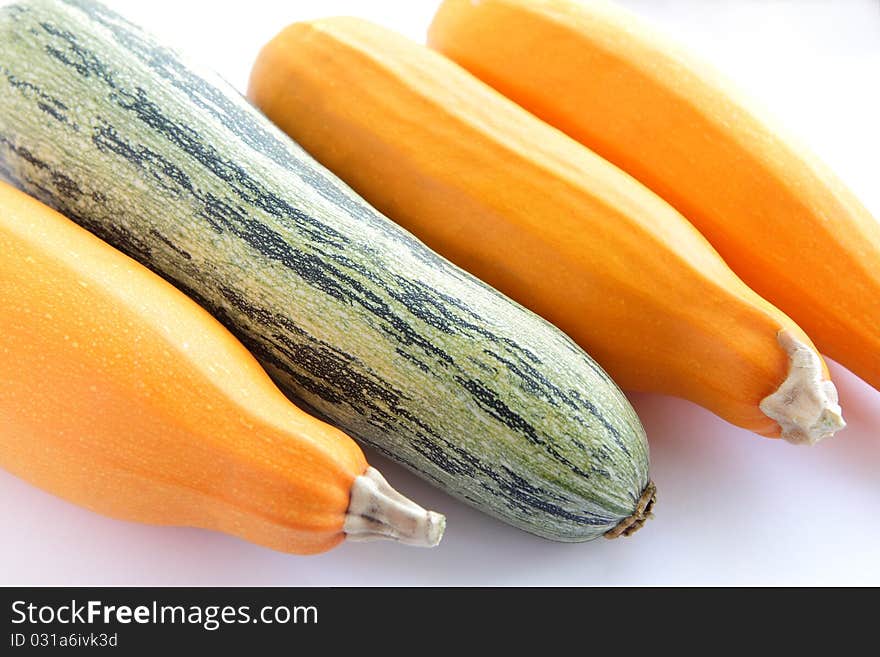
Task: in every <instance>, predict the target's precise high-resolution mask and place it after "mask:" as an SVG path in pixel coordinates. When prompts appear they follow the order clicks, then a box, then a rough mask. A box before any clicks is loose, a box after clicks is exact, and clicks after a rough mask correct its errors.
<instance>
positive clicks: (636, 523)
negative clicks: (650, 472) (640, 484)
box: [605, 481, 657, 538]
mask: <svg viewBox="0 0 880 657" xmlns="http://www.w3.org/2000/svg"><path fill="white" fill-rule="evenodd" d="M656 501H657V487H656V486H655V485H654V482H653V481H649V482H648V485H647V486H645V490H644V491H642V496H641V497H640V498H639V501H638V503H637V504H636V510H635V511H633V513H632V515H631V516H629V517H628V518H624V519H623V520H621V521H620V522H619V523H618V524H617V526H616V527H615V528H614V529H609V530H608V531H607V532H605V538H617V537H618V536H632V535H633V534H635V533H636V532H637V531H639V530H640V529H641V528H642V526H643V525H644V524H645V523H646V522H648V519H649V518H653V517H654V513H653V511H654V503H655V502H656Z"/></svg>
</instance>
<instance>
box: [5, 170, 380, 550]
mask: <svg viewBox="0 0 880 657" xmlns="http://www.w3.org/2000/svg"><path fill="white" fill-rule="evenodd" d="M0 303H2V307H3V311H2V312H0V466H2V467H3V468H5V469H7V470H9V471H10V472H12V473H13V474H16V475H18V476H20V477H21V478H23V479H26V480H27V481H29V482H31V483H33V484H35V485H37V486H39V487H40V488H43V489H45V490H47V491H49V492H51V493H54V494H55V495H58V496H59V497H62V498H64V499H67V500H70V501H71V502H74V503H76V504H79V505H81V506H84V507H86V508H89V509H92V510H94V511H97V512H99V513H102V514H105V515H108V516H112V517H114V518H120V519H124V520H134V521H138V522H144V523H150V524H156V525H185V526H195V527H204V528H208V529H215V530H219V531H223V532H226V533H229V534H234V535H236V536H240V537H242V538H244V539H247V540H249V541H252V542H254V543H258V544H260V545H264V546H267V547H270V548H273V549H276V550H281V551H285V552H294V553H301V554H308V553H315V552H322V551H325V550H328V549H330V548H331V547H333V546H335V545H337V544H338V543H339V542H340V541H342V540H343V539H344V533H343V531H342V528H343V522H344V518H345V512H346V509H347V507H348V503H349V491H350V489H351V485H352V483H353V481H354V479H355V477H357V476H359V475H361V474H363V472H364V470H365V469H366V461H365V459H364V456H363V453H362V452H361V450H360V448H359V447H358V446H357V445H356V444H355V443H354V442H353V441H352V440H351V439H350V438H348V436H346V435H345V434H343V433H341V432H340V431H338V430H336V429H334V428H333V427H330V426H329V425H327V424H325V423H323V422H321V421H319V420H317V419H315V418H313V417H311V416H309V415H307V414H306V413H304V412H302V411H301V410H299V409H298V408H296V407H295V406H294V405H293V404H292V403H291V402H289V401H288V400H287V399H286V398H285V397H284V395H283V394H282V393H281V392H280V391H278V389H277V388H276V387H275V386H274V384H273V383H272V382H271V380H270V379H269V377H268V376H267V375H266V374H265V372H263V370H262V369H261V368H260V366H259V365H258V364H257V362H256V361H255V360H254V359H253V357H252V356H251V355H250V354H249V353H248V352H247V350H246V349H245V348H244V347H243V346H242V345H241V344H240V343H239V342H238V341H237V340H236V339H235V338H234V337H233V336H232V335H231V334H230V333H228V332H227V331H226V329H224V328H223V327H222V326H221V325H220V324H219V323H218V322H217V321H216V320H214V319H213V318H212V317H211V316H210V315H208V313H207V312H205V311H204V310H202V309H201V308H200V307H199V306H198V305H196V304H195V303H194V302H193V301H191V300H190V299H188V298H187V297H186V296H184V295H183V294H182V293H180V292H179V291H177V290H176V289H175V288H174V287H172V286H171V285H170V284H168V283H166V282H165V281H164V280H162V279H161V278H159V277H158V276H156V275H155V274H153V273H152V272H150V271H148V270H147V269H146V268H144V267H142V266H141V265H139V264H137V263H136V262H134V261H133V260H131V259H129V258H128V257H126V256H124V255H123V254H122V253H120V252H118V251H115V250H114V249H112V248H111V247H110V246H108V245H107V244H105V243H104V242H102V241H101V240H99V239H98V238H96V237H94V236H93V235H91V234H90V233H88V232H86V231H85V230H83V229H82V228H79V227H78V226H76V225H75V224H73V223H72V222H70V221H68V220H67V219H66V218H64V217H62V216H61V215H59V214H57V213H56V212H54V211H53V210H51V209H49V208H48V207H46V206H45V205H43V204H41V203H40V202H38V201H36V200H35V199H32V198H30V197H29V196H27V195H25V194H23V193H22V192H19V191H17V190H15V189H13V188H12V187H10V186H8V185H6V184H4V183H0Z"/></svg>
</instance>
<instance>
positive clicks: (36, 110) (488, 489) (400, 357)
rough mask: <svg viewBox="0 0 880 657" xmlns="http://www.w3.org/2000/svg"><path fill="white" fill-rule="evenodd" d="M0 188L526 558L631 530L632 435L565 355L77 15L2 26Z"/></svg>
mask: <svg viewBox="0 0 880 657" xmlns="http://www.w3.org/2000/svg"><path fill="white" fill-rule="evenodd" d="M0 44H2V48H0V70H2V71H3V75H2V76H0V172H2V175H3V176H5V177H6V178H8V179H10V180H11V181H13V182H14V183H15V184H16V185H18V186H20V187H21V188H23V189H25V190H27V191H30V192H32V193H33V194H34V195H35V196H37V197H39V198H40V199H41V200H43V201H45V202H46V203H48V204H49V205H51V206H53V207H54V208H56V209H58V210H60V211H61V212H62V213H63V214H65V215H67V216H68V217H70V218H72V219H74V220H75V221H77V222H78V223H80V224H82V225H83V226H85V227H86V228H88V229H89V230H91V231H92V232H94V233H95V234H97V235H98V236H100V237H102V238H104V239H105V240H106V241H107V242H109V243H110V244H112V245H114V246H116V247H117V248H119V249H120V250H122V251H124V252H125V253H127V254H129V255H131V256H132V257H134V258H135V259H136V260H138V261H140V262H142V263H144V264H146V265H148V266H149V267H150V268H152V269H153V270H155V271H157V272H159V273H161V274H162V275H163V276H164V277H165V278H166V279H168V280H170V281H173V282H174V283H176V284H177V285H178V286H179V287H180V288H181V289H182V290H184V291H186V292H188V293H189V294H190V295H191V296H193V297H194V298H195V299H197V300H198V301H200V302H201V303H202V304H203V305H204V306H205V307H206V308H207V309H208V310H209V311H211V312H212V313H213V314H214V315H215V316H216V317H218V318H219V319H220V320H221V321H222V322H223V323H225V324H226V325H227V326H228V327H229V328H230V329H232V331H233V332H234V333H235V334H236V335H237V336H238V337H239V338H241V339H242V340H243V341H244V343H245V344H246V345H247V346H248V347H249V348H250V349H251V350H252V352H253V353H254V354H255V355H256V356H257V357H258V359H259V360H260V361H261V362H262V363H263V365H265V367H266V368H267V369H268V371H269V373H270V374H271V375H272V376H273V377H274V378H275V380H276V381H277V382H278V383H279V384H280V385H281V387H282V388H283V389H284V390H285V391H286V392H287V393H289V394H290V395H292V396H293V397H295V398H296V399H297V400H298V401H299V403H301V404H304V405H306V406H307V407H309V408H311V409H313V410H315V411H316V412H318V413H319V414H321V416H323V417H325V418H327V419H329V420H330V421H331V422H333V423H334V424H336V425H337V426H339V427H341V428H342V429H344V430H345V431H346V432H347V433H349V434H350V435H352V436H354V437H356V438H359V439H360V440H362V441H363V442H365V443H366V444H368V445H371V446H373V447H375V448H377V449H378V450H380V451H381V452H382V453H384V454H387V455H389V456H391V457H392V458H394V459H396V460H398V461H400V462H402V463H404V464H405V465H407V466H408V467H410V468H411V469H412V470H414V471H416V472H417V473H419V474H420V475H421V476H423V477H425V478H426V479H427V480H429V481H431V482H432V483H435V484H437V485H439V486H441V487H443V488H444V489H446V490H448V491H450V492H451V493H453V494H455V495H457V496H458V497H460V498H461V499H463V500H466V501H467V502H469V503H471V504H473V505H475V506H477V507H479V508H480V509H482V510H484V511H486V512H488V513H490V514H492V515H495V516H497V517H498V518H501V519H503V520H505V521H506V522H509V523H511V524H514V525H516V526H518V527H522V528H524V529H526V530H528V531H531V532H534V533H536V534H539V535H541V536H545V537H548V538H553V539H557V540H562V541H579V540H586V539H590V538H595V537H598V536H602V535H604V534H606V533H609V535H611V536H614V535H617V534H619V533H627V532H631V531H632V530H633V529H635V528H637V527H638V526H640V523H641V522H642V521H643V519H644V516H645V515H646V514H647V513H648V512H649V511H650V504H651V502H652V501H653V485H652V484H651V483H650V481H649V478H648V447H647V443H646V440H645V435H644V432H643V429H642V427H641V424H640V423H639V421H638V418H637V417H636V415H635V413H634V412H633V410H632V408H631V407H630V405H629V403H628V402H627V400H626V398H625V397H624V395H623V394H622V393H621V391H620V390H619V389H618V388H617V386H616V385H615V384H614V383H613V382H612V381H611V379H610V378H609V377H608V375H607V374H606V373H605V372H604V371H603V370H602V369H601V368H600V367H599V366H598V365H597V364H596V363H595V362H594V361H593V360H592V359H591V358H590V357H589V356H588V355H587V354H585V353H584V352H583V351H582V350H581V349H579V348H578V347H577V346H576V345H575V344H574V343H573V342H572V341H571V340H570V339H569V338H568V337H567V336H566V335H564V334H563V333H562V332H561V331H559V330H558V329H556V328H554V327H553V326H551V325H550V324H549V323H547V322H546V321H544V320H543V319H541V318H539V317H538V316H536V315H534V314H532V313H531V312H529V311H527V310H525V309H524V308H522V307H521V306H519V305H518V304H516V303H514V302H512V301H511V300H510V299H508V298H506V297H504V296H502V295H501V294H499V293H498V292H496V291H495V290H494V289H492V288H490V287H488V286H487V285H485V284H483V283H481V282H480V281H478V280H476V279H475V278H473V277H472V276H470V275H469V274H467V273H465V272H464V271H462V270H460V269H458V268H457V267H455V266H454V265H452V264H450V263H449V262H447V261H446V260H444V259H443V258H441V257H440V256H438V255H437V254H435V253H434V252H432V251H430V250H429V249H428V248H427V247H425V246H424V245H423V244H422V243H420V242H419V241H418V240H416V239H415V238H414V237H413V236H412V235H410V234H409V233H407V232H406V231H404V230H403V229H401V228H400V227H398V226H396V225H395V224H394V223H392V222H391V221H389V220H388V219H387V218H385V217H384V216H382V215H381V214H379V213H378V212H376V211H375V210H374V209H373V208H371V207H370V206H369V205H368V204H366V203H365V202H364V201H363V200H362V199H361V198H359V197H358V196H357V195H355V194H354V193H353V192H352V191H351V190H350V189H349V188H348V187H346V186H345V185H344V184H343V183H342V182H340V181H339V180H338V179H337V178H335V177H334V176H333V175H332V174H331V173H329V172H328V171H327V170H325V169H324V168H323V167H321V166H320V165H319V164H317V163H316V162H315V161H314V160H313V159H312V158H311V157H310V156H309V155H307V154H306V153H305V152H304V151H303V150H302V149H301V148H300V147H298V146H297V145H296V144H294V143H293V142H292V141H290V139H289V138H288V137H286V136H285V135H284V134H283V133H281V131H279V130H278V129H277V128H275V127H274V126H273V125H272V124H271V123H270V122H269V121H268V120H267V119H266V118H265V117H264V116H263V115H262V114H260V112H258V111H257V110H256V109H254V108H253V107H252V106H250V105H249V104H248V103H247V101H246V100H244V99H243V98H242V97H241V96H240V95H239V94H238V93H237V92H236V91H235V90H234V89H232V88H231V87H229V86H228V85H227V84H225V83H224V82H222V81H221V80H219V79H218V78H216V77H215V76H213V75H211V74H209V73H204V72H202V70H201V69H200V68H195V67H192V66H190V65H189V64H187V63H186V62H185V61H183V60H182V59H181V58H180V57H179V56H178V55H177V54H176V53H175V52H174V51H172V50H170V49H168V48H166V47H165V46H163V45H161V44H159V43H157V42H155V41H154V40H153V39H152V38H151V37H149V36H148V35H146V34H145V33H143V32H142V31H141V30H139V29H137V28H135V27H133V26H132V25H131V24H130V23H129V22H127V21H126V20H124V19H122V18H121V17H119V16H117V15H116V14H114V13H113V12H111V11H109V10H107V9H106V8H104V7H103V6H101V5H98V4H95V3H92V2H88V1H86V0H31V1H26V2H22V3H19V4H14V5H10V6H7V7H4V8H3V9H2V10H0Z"/></svg>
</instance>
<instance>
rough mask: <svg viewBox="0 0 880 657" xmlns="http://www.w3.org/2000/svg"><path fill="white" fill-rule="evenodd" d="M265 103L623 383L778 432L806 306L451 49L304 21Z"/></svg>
mask: <svg viewBox="0 0 880 657" xmlns="http://www.w3.org/2000/svg"><path fill="white" fill-rule="evenodd" d="M249 97H250V99H251V100H252V101H253V102H254V103H255V104H256V105H257V106H258V107H259V108H260V109H261V110H262V111H263V112H264V113H265V114H266V115H267V116H268V117H269V118H270V119H272V120H273V121H274V122H275V123H276V124H277V125H278V126H279V127H281V128H282V129H283V130H284V131H286V132H287V133H288V134H289V135H291V136H292V137H293V138H294V139H295V140H296V141H298V142H299V143H300V144H301V145H302V146H303V147H304V148H306V149H307V150H308V151H309V152H310V153H311V154H312V155H314V156H315V157H316V158H317V159H318V160H319V161H321V162H322V163H323V164H324V165H325V166H327V167H328V168H330V169H331V170H332V171H334V172H335V173H336V174H337V175H339V176H340V177H341V178H342V179H343V180H345V181H346V182H347V183H348V184H350V185H351V186H352V187H353V188H354V189H355V190H356V191H357V192H358V193H359V194H361V195H362V196H364V197H365V198H366V199H367V200H368V201H369V202H370V203H372V204H373V205H375V206H376V207H377V208H378V209H379V210H381V211H382V212H384V213H385V214H387V215H388V216H389V217H390V218H392V219H394V220H395V221H397V222H398V223H400V224H401V225H402V226H404V227H405V228H407V229H408V230H410V231H411V232H413V233H414V234H415V235H416V236H418V237H419V238H420V239H422V240H423V241H424V242H426V243H427V244H428V245H429V246H430V247H432V248H433V249H435V250H437V251H438V252H439V253H441V254H443V255H444V256H446V257H447V258H449V259H450V260H452V261H453V262H455V263H456V264H458V265H459V266H461V267H463V268H464V269H466V270H469V271H470V272H471V273H473V274H475V275H476V276H478V277H479V278H481V279H483V280H485V281H486V282H488V283H489V284H491V285H493V286H495V287H496V288H498V289H499V290H501V291H502V292H504V293H505V294H507V295H508V296H510V297H512V298H513V299H515V300H517V301H519V302H520V303H522V304H523V305H525V306H527V307H529V308H531V309H532V310H534V311H535V312H537V313H538V314H540V315H542V316H544V317H545V318H547V319H548V320H550V321H551V322H553V323H554V324H556V325H557V326H559V327H560V328H561V329H563V330H564V331H565V332H566V333H568V334H569V335H570V336H571V337H572V338H574V339H575V340H576V341H577V342H578V343H579V344H580V345H581V346H582V347H584V348H585V349H586V350H587V351H588V352H589V353H590V354H591V355H592V356H593V357H594V358H595V359H596V360H597V361H598V362H599V363H600V364H601V365H602V366H603V367H604V368H605V369H606V370H607V371H608V372H609V374H610V375H611V376H612V377H613V378H614V379H615V380H616V381H617V382H618V383H619V384H620V385H622V386H623V387H625V388H628V389H631V390H648V391H657V392H663V393H668V394H673V395H677V396H680V397H685V398H687V399H690V400H693V401H695V402H697V403H699V404H701V405H703V406H705V407H706V408H709V409H711V410H712V411H714V412H715V413H716V414H718V415H720V416H721V417H723V418H725V419H727V420H729V421H730V422H732V423H734V424H737V425H739V426H742V427H746V428H748V429H751V430H752V431H755V432H757V433H760V434H763V435H767V436H774V437H775V436H778V433H779V427H778V426H777V425H776V423H775V422H774V421H772V420H770V419H769V418H767V417H766V416H765V415H764V414H763V413H762V412H761V411H760V409H759V408H758V403H759V402H760V401H761V399H763V398H764V397H765V396H767V395H769V394H771V393H772V392H774V391H775V390H776V388H777V387H778V386H779V384H780V383H781V382H782V381H783V379H784V378H785V376H786V374H787V371H788V359H787V356H786V354H785V353H784V352H783V351H782V349H781V348H780V347H779V345H778V343H777V339H776V336H777V332H778V331H779V330H780V329H782V328H787V329H789V330H791V331H793V332H794V334H795V335H796V336H798V337H799V338H800V339H801V340H803V341H804V342H806V343H808V344H809V340H808V338H807V337H806V336H805V335H804V334H803V332H802V331H800V329H798V328H797V327H796V326H795V325H794V324H793V322H791V320H789V319H788V318H787V317H786V316H785V315H783V314H782V313H781V312H780V311H778V310H777V309H776V308H774V307H773V306H771V305H770V304H769V303H767V302H766V301H764V300H763V299H761V298H760V297H759V296H757V295H756V294H755V293H754V292H753V291H752V290H751V289H749V288H748V287H746V286H745V285H744V284H743V283H742V282H741V281H740V280H739V279H738V278H737V277H736V275H735V274H733V272H731V271H730V269H729V268H728V267H727V266H726V265H725V264H724V262H723V261H722V260H721V258H720V257H719V256H718V254H717V253H716V252H715V251H714V250H713V249H712V247H711V246H710V245H709V244H708V242H706V240H705V239H704V238H703V237H702V236H701V235H700V234H699V233H698V232H697V231H696V230H695V229H694V228H693V226H692V225H691V224H690V223H688V222H687V221H686V220H685V219H684V218H683V217H681V215H679V214H678V213H677V212H676V211H675V210H674V209H673V208H672V207H670V206H669V205H668V204H666V203H665V202H664V201H663V200H662V199H660V198H659V197H658V196H656V195H655V194H653V193H652V192H650V191H649V190H648V189H646V188H645V187H644V186H642V185H641V184H639V183H638V182H637V181H635V180H634V179H632V178H631V177H629V176H628V175H626V174H624V173H623V172H621V171H620V170H619V169H617V168H616V167H614V166H612V165H610V164H609V163H608V162H606V161H605V160H603V159H602V158H600V157H598V156H596V155H595V154H594V153H592V152H591V151H589V150H588V149H586V148H584V147H583V146H582V145H580V144H578V143H576V142H575V141H573V140H572V139H570V138H568V137H566V136H565V135H563V134H562V133H560V132H559V131H557V130H555V129H553V128H551V127H550V126H548V125H546V124H545V123H543V122H541V121H539V120H538V119H536V118H535V117H534V116H532V115H531V114H529V113H528V112H526V111H524V110H523V109H521V108H520V107H518V106H516V105H515V104H514V103H512V102H510V101H509V100H507V99H506V98H504V97H503V96H501V95H500V94H498V93H497V92H495V91H493V90H492V89H491V88H489V87H488V86H486V85H484V84H483V83H481V82H480V81H478V80H477V79H476V78H474V77H473V76H471V75H470V74H469V73H467V72H466V71H465V70H464V69H462V68H460V67H459V66H457V65H455V64H454V63H452V62H450V61H449V60H447V59H446V58H444V57H442V56H440V55H438V54H437V53H434V52H432V51H430V50H429V49H427V48H425V47H423V46H419V45H417V44H415V43H413V42H411V41H408V40H407V39H404V38H403V37H400V36H398V35H395V34H393V33H391V32H389V31H387V30H383V29H381V28H379V27H376V26H373V25H370V24H369V23H366V22H364V21H359V20H357V19H349V18H335V19H326V20H321V21H315V22H311V23H298V24H294V25H291V26H289V27H288V28H286V29H285V30H284V31H282V32H281V33H280V34H279V35H278V36H277V37H275V38H274V39H273V40H272V41H271V42H270V43H269V44H267V45H266V46H265V47H264V49H263V50H262V52H261V53H260V55H259V57H258V59H257V61H256V63H255V65H254V68H253V71H252V73H251V80H250V88H249Z"/></svg>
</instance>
